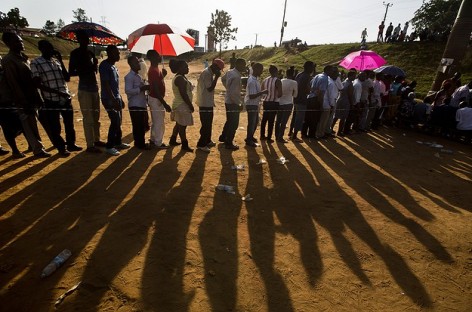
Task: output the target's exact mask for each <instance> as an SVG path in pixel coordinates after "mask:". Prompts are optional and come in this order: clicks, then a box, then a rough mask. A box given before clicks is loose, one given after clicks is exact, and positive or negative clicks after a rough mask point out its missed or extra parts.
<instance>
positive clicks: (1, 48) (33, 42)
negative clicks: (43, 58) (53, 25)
mask: <svg viewBox="0 0 472 312" xmlns="http://www.w3.org/2000/svg"><path fill="white" fill-rule="evenodd" d="M0 37H1V33H0ZM22 39H23V42H24V44H25V53H26V55H28V56H29V57H35V56H39V55H40V52H39V50H38V41H39V40H41V39H47V40H49V41H50V42H51V43H52V45H53V46H54V47H55V48H56V50H58V51H59V52H61V54H62V55H63V57H64V58H68V57H69V54H70V51H72V50H74V49H75V48H77V47H78V46H79V45H78V44H76V43H74V42H72V41H67V40H63V39H59V38H56V37H42V38H35V37H27V36H25V37H22ZM7 53H8V48H7V46H5V45H4V44H3V42H2V41H1V40H0V55H5V54H7Z"/></svg>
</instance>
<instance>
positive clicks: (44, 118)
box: [39, 100, 66, 152]
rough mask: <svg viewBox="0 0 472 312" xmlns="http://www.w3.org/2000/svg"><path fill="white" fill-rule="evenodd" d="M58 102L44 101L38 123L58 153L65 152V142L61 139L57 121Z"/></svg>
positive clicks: (58, 112) (59, 123) (59, 124)
mask: <svg viewBox="0 0 472 312" xmlns="http://www.w3.org/2000/svg"><path fill="white" fill-rule="evenodd" d="M59 108H60V107H59V105H58V102H53V101H48V100H45V101H44V109H41V110H39V122H40V123H41V125H42V126H43V128H44V130H46V134H47V135H48V137H49V140H51V142H52V144H53V145H54V147H55V148H57V150H58V151H59V152H64V151H65V150H66V142H65V141H64V139H63V138H62V137H61V122H60V119H59V116H60V111H59Z"/></svg>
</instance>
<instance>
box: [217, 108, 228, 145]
mask: <svg viewBox="0 0 472 312" xmlns="http://www.w3.org/2000/svg"><path fill="white" fill-rule="evenodd" d="M228 105H229V104H226V103H225V109H226V121H225V124H224V126H223V130H222V131H221V134H220V137H219V138H218V141H220V142H225V141H226V135H227V133H228V127H229V119H230V118H231V116H230V112H229V111H228Z"/></svg>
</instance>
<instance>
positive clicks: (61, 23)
mask: <svg viewBox="0 0 472 312" xmlns="http://www.w3.org/2000/svg"><path fill="white" fill-rule="evenodd" d="M65 25H66V23H64V21H63V20H62V18H60V19H59V20H58V21H57V23H56V33H58V32H59V30H61V29H62V27H64V26H65Z"/></svg>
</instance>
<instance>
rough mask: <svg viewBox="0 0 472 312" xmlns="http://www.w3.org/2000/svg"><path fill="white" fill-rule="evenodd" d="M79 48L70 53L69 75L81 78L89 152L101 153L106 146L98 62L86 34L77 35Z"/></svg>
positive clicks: (83, 114) (83, 117) (83, 111)
mask: <svg viewBox="0 0 472 312" xmlns="http://www.w3.org/2000/svg"><path fill="white" fill-rule="evenodd" d="M76 36H77V40H78V41H79V45H80V46H79V47H78V48H77V49H75V50H73V51H72V52H71V53H70V61H69V75H70V76H79V88H78V89H79V91H78V97H79V105H80V110H81V112H82V122H83V126H84V135H85V141H86V142H87V150H86V151H87V152H91V153H100V152H101V151H100V150H99V149H98V148H97V147H103V146H105V143H104V142H102V141H101V140H100V97H99V95H98V83H97V77H96V74H97V71H98V66H97V65H98V60H97V58H96V57H95V55H94V54H93V53H92V52H91V51H89V49H88V44H89V42H90V41H89V37H88V35H87V34H86V33H85V32H78V33H77V34H76Z"/></svg>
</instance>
